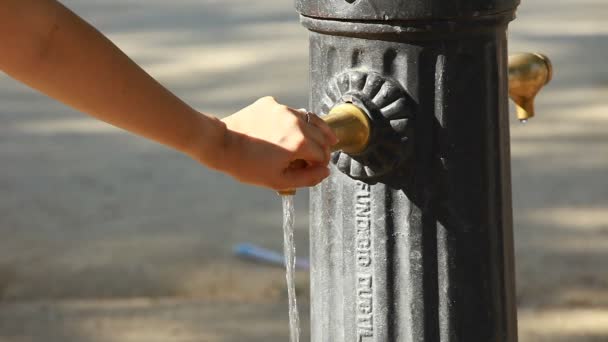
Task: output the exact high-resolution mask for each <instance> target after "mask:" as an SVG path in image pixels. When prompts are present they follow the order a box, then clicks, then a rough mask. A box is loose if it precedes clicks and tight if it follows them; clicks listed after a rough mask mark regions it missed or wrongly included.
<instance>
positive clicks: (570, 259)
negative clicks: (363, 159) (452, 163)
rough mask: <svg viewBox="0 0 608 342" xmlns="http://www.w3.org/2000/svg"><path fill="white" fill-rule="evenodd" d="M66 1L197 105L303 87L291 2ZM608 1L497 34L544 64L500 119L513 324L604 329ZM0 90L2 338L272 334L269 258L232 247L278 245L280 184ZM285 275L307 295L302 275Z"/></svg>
mask: <svg viewBox="0 0 608 342" xmlns="http://www.w3.org/2000/svg"><path fill="white" fill-rule="evenodd" d="M65 3H66V4H68V5H69V6H71V7H72V8H74V9H75V10H76V11H77V12H78V13H80V14H81V15H83V16H84V17H85V18H87V19H88V20H90V21H92V22H94V23H95V24H96V25H97V26H99V27H100V28H101V30H102V31H103V32H105V33H107V34H109V35H110V37H111V38H112V39H113V40H114V41H115V42H117V43H118V44H119V45H120V46H121V47H122V48H123V49H124V50H126V51H127V53H129V54H130V55H131V56H133V57H134V58H135V59H136V60H137V61H138V62H139V63H141V64H142V65H143V66H144V67H145V68H146V70H148V71H149V72H150V73H152V74H153V75H154V76H156V77H158V78H159V79H160V80H161V81H162V82H163V83H164V84H166V85H167V86H168V87H169V88H171V89H172V90H174V91H175V92H176V93H178V94H179V95H180V96H183V97H184V98H185V99H186V100H187V101H189V102H190V103H192V104H194V105H195V106H197V108H199V109H201V110H204V111H207V112H211V113H217V114H218V115H224V114H229V113H231V112H234V111H236V110H238V109H239V108H240V107H242V106H244V105H246V104H248V103H249V102H251V101H253V100H254V99H255V98H257V97H260V96H263V95H267V94H273V95H275V96H277V97H278V98H279V99H280V100H281V101H283V102H285V103H288V104H290V105H292V106H294V107H301V106H304V105H305V104H306V97H307V72H308V69H307V35H306V32H305V30H304V29H302V28H301V27H300V26H299V24H298V20H297V17H296V15H295V14H294V11H293V9H292V6H291V3H290V1H285V2H277V1H273V0H258V1H255V2H250V1H245V0H230V1H227V0H215V1H212V0H207V1H201V0H196V1H195V0H179V1H177V0H176V1H171V2H168V1H160V0H146V1H145V5H144V2H141V1H135V0H131V1H125V0H104V1H103V2H99V1H93V0H71V1H65ZM549 6H551V8H550V9H549V8H548V7H549ZM607 11H608V5H606V4H605V3H604V0H582V1H578V2H576V3H573V2H572V1H566V0H552V1H549V0H536V1H534V2H532V1H527V2H524V4H523V5H522V7H521V9H520V11H519V19H518V20H517V21H516V22H514V23H513V24H512V25H511V30H510V37H511V51H522V50H531V51H542V52H545V53H547V54H548V55H550V56H551V57H552V58H553V60H554V64H555V69H556V78H555V81H554V82H553V84H552V85H551V86H550V87H549V88H548V89H547V90H546V91H545V92H544V93H543V94H542V95H541V97H540V98H539V102H538V118H535V119H534V120H532V121H531V122H530V123H529V124H527V125H525V126H522V125H519V124H515V123H514V124H513V126H512V136H513V143H512V146H513V147H512V154H513V192H514V201H515V202H514V205H515V209H514V210H515V212H514V215H515V224H516V246H517V247H516V248H517V276H518V300H519V305H520V335H521V341H524V342H526V341H557V342H562V341H563V342H566V341H568V342H569V341H607V340H608V267H607V266H606V262H607V261H608V183H607V181H606V179H605V175H606V174H607V172H608V134H607V132H608V114H607V113H608V100H606V97H607V95H608V93H607V88H608V71H607V69H606V68H605V65H604V61H605V59H606V58H605V56H606V53H607V52H608V24H606V22H605V20H604V17H605V14H606V13H607ZM0 99H1V102H2V109H1V110H0V161H1V162H0V165H1V166H0V193H2V196H0V234H2V236H3V238H2V239H1V241H0V299H2V301H1V302H0V341H2V342H4V341H7V342H9V341H10V342H22V341H23V342H25V341H35V342H38V341H48V342H55V341H57V342H58V341H62V342H72V341H73V342H76V341H78V342H98V341H99V342H114V341H166V340H168V339H170V340H172V341H222V342H224V341H242V340H248V341H280V340H285V339H286V337H287V321H286V317H285V314H286V311H285V305H286V304H285V301H284V300H285V292H284V290H283V288H284V285H283V283H284V280H283V273H282V272H281V270H280V269H275V268H271V267H263V266H258V265H252V264H249V263H246V262H243V261H239V260H235V259H234V258H233V257H232V255H231V246H232V245H233V244H235V243H238V242H241V241H252V242H255V243H258V244H262V245H264V246H266V247H269V248H274V249H279V248H280V246H281V234H280V222H279V220H280V204H279V202H278V200H277V198H276V197H275V195H274V194H272V193H270V192H268V191H265V190H259V189H254V188H250V187H245V186H240V185H238V184H236V183H234V182H233V181H232V180H230V179H228V178H227V177H225V176H223V175H220V174H217V173H214V172H211V171H208V170H205V169H203V168H201V167H199V166H198V165H197V164H196V163H194V162H192V161H190V160H188V159H187V158H186V157H183V156H181V155H178V154H176V153H174V152H172V151H169V150H167V149H165V148H163V147H161V146H158V145H156V144H154V143H150V142H146V141H143V140H142V139H139V138H135V137H132V136H129V135H127V134H125V133H123V132H121V131H119V130H117V129H114V128H112V127H109V126H107V125H104V124H102V123H98V122H95V121H93V120H90V119H88V118H85V117H83V116H82V115H80V114H78V113H75V112H73V111H70V110H69V109H66V108H65V107H63V106H61V105H59V104H57V103H55V102H53V101H51V100H48V99H46V98H45V97H43V96H41V95H38V94H35V93H34V92H32V91H30V90H28V89H26V88H24V87H22V86H19V85H17V84H16V83H14V82H12V81H11V80H10V79H8V78H6V77H2V78H0ZM298 196H299V197H298V198H297V203H296V204H297V208H298V216H297V218H298V224H297V236H296V239H297V241H298V243H299V246H298V247H299V250H300V251H305V250H306V248H307V236H306V235H307V229H306V227H307V218H306V210H307V197H306V194H305V193H303V192H301V193H300V194H299V195H298ZM298 283H299V286H300V288H301V290H302V293H303V297H302V298H301V300H302V302H303V305H302V306H303V309H304V311H305V309H306V302H307V298H306V294H305V291H306V290H305V289H306V286H307V278H306V274H300V275H299V282H298ZM306 315H307V314H306V312H304V316H305V317H306ZM305 337H306V338H307V336H305ZM305 340H306V339H305Z"/></svg>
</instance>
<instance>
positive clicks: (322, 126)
mask: <svg viewBox="0 0 608 342" xmlns="http://www.w3.org/2000/svg"><path fill="white" fill-rule="evenodd" d="M308 117H309V118H310V123H311V124H312V125H314V126H315V127H317V128H318V129H319V130H320V131H321V132H322V133H323V135H324V136H325V139H326V140H327V141H328V142H329V145H330V146H333V145H335V144H337V143H338V138H337V137H336V135H335V134H334V131H332V130H331V128H330V127H329V125H327V123H325V121H323V119H321V118H320V117H318V116H317V115H316V114H314V113H311V114H310V115H309V116H308Z"/></svg>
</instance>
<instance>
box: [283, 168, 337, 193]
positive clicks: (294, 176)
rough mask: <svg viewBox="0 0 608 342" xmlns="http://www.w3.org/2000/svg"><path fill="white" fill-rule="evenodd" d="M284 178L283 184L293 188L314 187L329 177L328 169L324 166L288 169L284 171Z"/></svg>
mask: <svg viewBox="0 0 608 342" xmlns="http://www.w3.org/2000/svg"><path fill="white" fill-rule="evenodd" d="M284 176H285V177H284V178H285V182H286V183H288V184H291V185H292V186H293V187H295V188H301V187H308V186H315V185H317V184H319V183H320V182H321V181H322V180H323V179H325V178H327V176H329V168H328V167H327V166H324V165H314V166H313V165H311V166H307V167H305V168H288V169H287V170H285V173H284Z"/></svg>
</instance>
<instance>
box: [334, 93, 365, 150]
mask: <svg viewBox="0 0 608 342" xmlns="http://www.w3.org/2000/svg"><path fill="white" fill-rule="evenodd" d="M323 121H325V122H326V123H327V125H329V127H330V128H331V129H332V131H333V132H334V134H336V136H337V137H338V143H337V144H336V145H334V146H333V147H332V151H344V152H346V153H350V154H357V153H361V152H363V150H365V148H366V147H367V144H368V143H369V135H370V126H369V119H368V118H367V115H366V114H365V113H364V112H363V110H362V109H361V108H359V107H357V106H355V105H354V104H351V103H343V104H339V105H337V106H335V107H334V108H332V110H331V111H330V112H329V114H327V115H326V116H325V117H323Z"/></svg>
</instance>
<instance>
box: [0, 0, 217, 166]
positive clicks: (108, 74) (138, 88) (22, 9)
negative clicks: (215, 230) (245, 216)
mask: <svg viewBox="0 0 608 342" xmlns="http://www.w3.org/2000/svg"><path fill="white" fill-rule="evenodd" d="M0 4H1V5H2V9H0V19H2V20H0V21H1V22H0V31H1V33H0V68H2V69H3V70H4V71H5V72H6V73H7V74H9V75H10V76H12V77H13V78H15V79H17V80H20V81H22V82H24V83H26V84H28V85H29V86H31V87H33V88H35V89H38V90H40V91H41V92H43V93H46V94H47V95H49V96H51V97H53V98H55V99H57V100H59V101H61V102H63V103H65V104H67V105H69V106H71V107H74V108H76V109H78V110H80V111H83V112H85V113H88V114H90V115H92V116H95V117H97V118H98V119H101V120H103V121H106V122H108V123H110V124H112V125H115V126H117V127H121V128H123V129H125V130H128V131H131V132H133V133H136V134H138V135H142V136H145V137H147V138H150V139H153V140H156V141H158V142H160V143H162V144H165V145H168V146H171V147H173V148H175V149H178V150H180V151H183V152H185V153H188V154H194V153H196V154H199V153H203V154H204V153H213V151H214V150H215V147H214V145H217V144H221V141H220V140H221V139H223V136H224V130H225V127H224V125H223V123H221V122H220V121H219V120H217V119H215V118H211V117H208V116H205V115H201V114H200V113H198V112H197V111H196V110H194V109H192V108H191V107H190V106H188V105H187V104H185V103H184V102H182V101H181V100H180V99H179V98H177V97H176V96H174V95H173V94H172V93H171V92H169V91H168V90H167V89H165V88H164V87H163V86H162V85H160V84H159V83H158V82H156V81H155V80H154V79H153V78H152V77H150V76H149V75H148V74H147V73H146V72H144V71H143V70H142V69H141V68H140V67H138V66H137V65H136V64H135V63H134V62H133V61H132V60H131V59H129V58H128V57H127V56H126V55H125V54H124V53H122V52H121V51H120V50H119V49H118V48H117V47H116V46H115V45H114V44H113V43H112V42H110V41H109V40H108V39H106V38H105V37H104V36H103V35H102V34H101V33H99V32H98V31H97V30H96V29H94V28H93V27H91V26H90V25H88V24H87V23H86V22H84V21H83V20H82V19H80V18H79V17H78V16H76V15H75V14H74V13H72V12H71V11H69V10H68V9H66V8H65V7H63V6H62V5H61V4H59V3H57V2H56V1H49V0H0ZM194 149H200V150H202V151H196V152H194V151H193V150H194ZM205 150H206V151H205ZM197 157H199V159H202V161H205V160H204V159H205V157H202V158H201V156H197ZM208 157H209V158H212V157H211V156H208ZM211 166H213V165H211Z"/></svg>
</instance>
